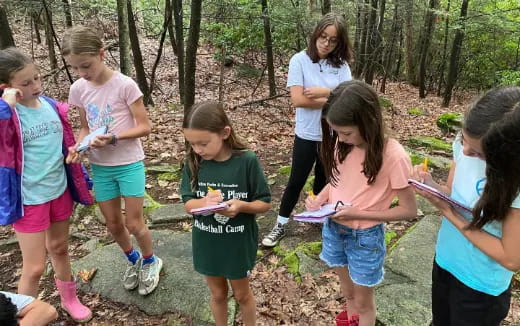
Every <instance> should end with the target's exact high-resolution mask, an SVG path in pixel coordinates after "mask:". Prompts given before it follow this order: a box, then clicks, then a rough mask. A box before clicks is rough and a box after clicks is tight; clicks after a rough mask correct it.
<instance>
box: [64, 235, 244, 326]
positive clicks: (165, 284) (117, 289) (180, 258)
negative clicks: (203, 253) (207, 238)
mask: <svg viewBox="0 0 520 326" xmlns="http://www.w3.org/2000/svg"><path fill="white" fill-rule="evenodd" d="M152 237H153V244H154V252H155V254H157V255H158V256H159V257H161V258H162V260H163V262H164V268H163V272H162V275H161V280H160V282H159V286H158V287H157V289H156V290H155V291H154V292H152V293H151V294H149V295H148V296H145V297H143V296H141V295H139V293H138V292H137V290H134V291H127V290H125V289H124V287H123V285H122V283H121V277H122V275H123V273H124V271H125V268H126V258H125V257H124V255H123V253H122V252H121V249H120V248H119V247H118V246H117V244H111V245H108V246H105V247H102V248H99V249H96V250H95V251H94V252H92V253H91V254H89V255H87V256H85V257H84V258H82V259H80V260H78V261H76V262H75V263H73V267H74V270H76V271H79V270H81V269H87V270H91V269H92V268H94V267H96V268H97V269H98V271H97V273H96V275H95V277H94V278H93V279H92V280H91V281H90V283H88V284H83V285H82V290H84V291H89V292H98V293H100V294H101V296H102V297H104V298H107V299H109V300H112V301H116V302H122V303H125V304H132V305H135V306H137V307H139V309H141V310H143V311H144V312H146V313H147V314H150V315H159V314H163V313H165V312H181V313H183V314H186V315H189V316H192V318H193V320H194V325H209V324H211V323H214V321H213V316H212V314H211V310H210V307H209V290H208V288H207V285H206V283H205V281H204V278H203V276H202V275H200V274H198V273H197V272H195V271H194V269H193V263H192V247H191V232H180V233H179V232H171V231H152ZM134 245H135V246H137V245H136V244H135V242H134ZM235 313H236V304H235V303H234V300H232V299H230V304H229V316H230V317H229V320H230V321H233V320H234V316H235Z"/></svg>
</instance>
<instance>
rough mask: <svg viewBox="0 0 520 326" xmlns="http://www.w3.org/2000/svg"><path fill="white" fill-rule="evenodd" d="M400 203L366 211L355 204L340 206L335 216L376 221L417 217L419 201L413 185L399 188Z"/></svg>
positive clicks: (340, 218) (344, 218)
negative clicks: (416, 198) (382, 208)
mask: <svg viewBox="0 0 520 326" xmlns="http://www.w3.org/2000/svg"><path fill="white" fill-rule="evenodd" d="M397 198H398V199H399V205H398V206H395V207H392V208H389V209H385V210H382V211H364V210H360V209H358V208H356V207H353V206H339V207H338V210H339V212H338V213H336V215H334V218H337V219H339V220H342V219H343V220H346V219H363V220H374V221H399V220H408V219H412V218H415V217H417V202H416V201H415V193H414V191H413V189H412V187H411V186H410V187H406V188H403V189H399V190H397Z"/></svg>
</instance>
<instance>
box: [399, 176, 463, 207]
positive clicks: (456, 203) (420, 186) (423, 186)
mask: <svg viewBox="0 0 520 326" xmlns="http://www.w3.org/2000/svg"><path fill="white" fill-rule="evenodd" d="M408 183H409V184H411V185H412V186H414V187H416V188H417V189H420V190H423V191H426V192H427V193H430V194H432V195H434V196H435V197H437V198H440V199H442V200H445V201H447V202H448V203H449V204H450V205H451V206H453V207H454V208H456V209H458V210H460V211H461V212H462V213H464V214H472V210H471V208H470V207H468V206H466V205H464V204H463V203H461V202H459V201H456V200H455V199H452V198H451V197H450V196H449V195H447V194H445V193H443V192H441V191H439V190H437V189H435V188H433V187H430V186H428V185H426V184H424V183H422V182H419V181H417V180H414V179H408Z"/></svg>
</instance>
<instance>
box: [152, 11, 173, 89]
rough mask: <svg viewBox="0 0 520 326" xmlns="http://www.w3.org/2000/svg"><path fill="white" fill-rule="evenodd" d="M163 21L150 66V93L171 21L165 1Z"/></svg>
mask: <svg viewBox="0 0 520 326" xmlns="http://www.w3.org/2000/svg"><path fill="white" fill-rule="evenodd" d="M164 5H165V8H164V21H163V29H162V31H161V39H160V40H159V49H158V50H157V56H156V57H155V62H154V64H153V67H152V76H151V77H150V93H151V92H152V91H153V88H154V86H155V84H154V83H155V72H156V71H157V67H158V66H159V62H160V61H161V56H162V52H163V47H164V40H165V39H166V33H168V25H170V23H171V21H172V14H171V8H166V3H165V4H164Z"/></svg>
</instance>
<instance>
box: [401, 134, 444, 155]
mask: <svg viewBox="0 0 520 326" xmlns="http://www.w3.org/2000/svg"><path fill="white" fill-rule="evenodd" d="M408 142H409V143H410V145H411V146H413V147H425V148H427V149H430V150H441V151H445V152H447V153H451V151H452V148H451V144H448V143H445V142H444V141H442V140H441V139H438V138H435V137H412V138H410V139H408Z"/></svg>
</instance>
